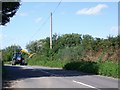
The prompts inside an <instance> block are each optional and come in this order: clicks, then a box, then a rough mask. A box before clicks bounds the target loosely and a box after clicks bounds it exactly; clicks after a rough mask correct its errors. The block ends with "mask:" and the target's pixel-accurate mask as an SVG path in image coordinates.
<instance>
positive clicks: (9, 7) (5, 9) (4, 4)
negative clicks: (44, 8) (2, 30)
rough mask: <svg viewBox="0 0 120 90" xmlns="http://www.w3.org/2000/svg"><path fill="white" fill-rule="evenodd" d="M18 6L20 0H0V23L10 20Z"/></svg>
mask: <svg viewBox="0 0 120 90" xmlns="http://www.w3.org/2000/svg"><path fill="white" fill-rule="evenodd" d="M19 6H20V0H12V2H10V1H9V0H2V1H0V9H1V10H0V17H2V18H0V25H5V24H6V23H8V22H10V18H11V17H13V16H14V15H15V13H16V12H17V10H18V8H19Z"/></svg>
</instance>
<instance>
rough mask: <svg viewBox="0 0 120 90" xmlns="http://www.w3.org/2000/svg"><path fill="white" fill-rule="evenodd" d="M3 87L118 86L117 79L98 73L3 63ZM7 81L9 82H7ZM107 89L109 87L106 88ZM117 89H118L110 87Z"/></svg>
mask: <svg viewBox="0 0 120 90" xmlns="http://www.w3.org/2000/svg"><path fill="white" fill-rule="evenodd" d="M5 68H6V70H7V76H6V80H5V83H4V84H5V85H4V87H10V88H94V89H95V90H97V89H98V88H99V89H98V90H100V89H101V88H118V80H117V79H114V78H109V77H105V76H99V75H90V74H84V73H80V72H77V71H66V70H63V69H58V68H48V67H40V66H11V65H5ZM8 81H9V82H10V83H8ZM108 90H109V89H108ZM111 90H118V89H111Z"/></svg>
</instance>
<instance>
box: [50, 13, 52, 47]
mask: <svg viewBox="0 0 120 90" xmlns="http://www.w3.org/2000/svg"><path fill="white" fill-rule="evenodd" d="M50 49H52V12H51V14H50Z"/></svg>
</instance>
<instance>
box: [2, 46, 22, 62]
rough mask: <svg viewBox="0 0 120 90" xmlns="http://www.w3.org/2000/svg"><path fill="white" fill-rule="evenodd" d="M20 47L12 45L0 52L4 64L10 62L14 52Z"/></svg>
mask: <svg viewBox="0 0 120 90" xmlns="http://www.w3.org/2000/svg"><path fill="white" fill-rule="evenodd" d="M20 48H21V47H20V46H16V45H12V46H9V47H7V48H6V49H3V50H2V59H3V61H4V62H7V61H11V60H12V56H13V54H14V52H17V51H18V50H19V49H20Z"/></svg>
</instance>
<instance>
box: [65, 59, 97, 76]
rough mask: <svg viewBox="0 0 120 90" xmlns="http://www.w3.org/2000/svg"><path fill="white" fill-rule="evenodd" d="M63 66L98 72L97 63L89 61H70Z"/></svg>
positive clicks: (70, 68)
mask: <svg viewBox="0 0 120 90" xmlns="http://www.w3.org/2000/svg"><path fill="white" fill-rule="evenodd" d="M63 68H64V69H67V70H77V71H82V72H87V73H94V74H98V68H99V64H98V63H96V62H90V61H81V62H70V63H68V64H66V65H65V66H64V67H63Z"/></svg>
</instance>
